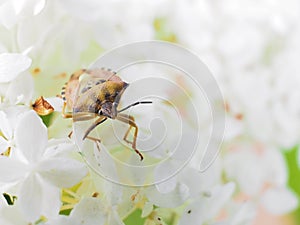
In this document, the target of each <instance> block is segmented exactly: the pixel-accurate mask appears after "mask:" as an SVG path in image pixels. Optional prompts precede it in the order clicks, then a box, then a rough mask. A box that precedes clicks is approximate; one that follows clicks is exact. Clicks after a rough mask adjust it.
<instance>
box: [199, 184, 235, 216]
mask: <svg viewBox="0 0 300 225" xmlns="http://www.w3.org/2000/svg"><path fill="white" fill-rule="evenodd" d="M234 190H235V184H234V183H233V182H230V183H227V184H225V185H223V186H217V187H215V188H214V189H212V191H211V196H210V197H208V198H207V203H203V204H204V205H206V208H205V218H206V219H210V218H213V217H215V216H216V215H217V214H218V212H219V211H220V210H221V209H222V207H224V205H225V204H226V203H227V202H228V201H229V200H230V197H231V196H232V194H233V192H234Z"/></svg>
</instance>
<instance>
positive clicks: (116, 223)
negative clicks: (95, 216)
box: [107, 210, 125, 225]
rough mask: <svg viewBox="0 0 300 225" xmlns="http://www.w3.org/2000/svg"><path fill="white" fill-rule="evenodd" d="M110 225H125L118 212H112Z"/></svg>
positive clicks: (109, 219)
mask: <svg viewBox="0 0 300 225" xmlns="http://www.w3.org/2000/svg"><path fill="white" fill-rule="evenodd" d="M107 224H108V225H125V223H123V221H122V219H121V218H120V216H119V214H118V213H117V211H116V210H112V212H111V213H110V214H109V218H108V222H107Z"/></svg>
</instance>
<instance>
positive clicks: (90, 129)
mask: <svg viewBox="0 0 300 225" xmlns="http://www.w3.org/2000/svg"><path fill="white" fill-rule="evenodd" d="M105 120H107V117H105V116H100V118H99V119H97V120H96V121H95V122H94V123H93V124H92V125H91V126H90V127H89V128H88V129H87V130H86V132H85V134H84V136H83V138H82V140H84V139H85V138H87V136H88V134H89V133H90V132H91V131H92V130H93V129H94V128H95V127H97V126H98V125H99V124H101V123H103V122H104V121H105Z"/></svg>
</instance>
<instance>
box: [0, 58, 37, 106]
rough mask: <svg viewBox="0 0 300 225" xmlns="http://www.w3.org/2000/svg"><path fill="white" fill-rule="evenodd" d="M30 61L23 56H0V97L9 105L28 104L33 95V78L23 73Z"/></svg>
mask: <svg viewBox="0 0 300 225" xmlns="http://www.w3.org/2000/svg"><path fill="white" fill-rule="evenodd" d="M31 61H32V60H31V59H30V58H29V57H28V56H26V55H23V54H18V53H3V54H1V55H0V96H3V98H4V99H3V101H4V102H8V103H10V104H19V103H25V104H29V102H30V100H31V98H32V95H33V78H32V76H31V75H30V74H28V73H27V72H25V71H26V70H27V69H28V68H29V67H30V65H31Z"/></svg>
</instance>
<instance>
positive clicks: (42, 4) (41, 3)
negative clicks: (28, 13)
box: [33, 0, 46, 15]
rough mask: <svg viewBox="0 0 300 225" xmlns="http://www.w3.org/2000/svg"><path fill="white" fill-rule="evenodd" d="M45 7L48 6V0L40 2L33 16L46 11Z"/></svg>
mask: <svg viewBox="0 0 300 225" xmlns="http://www.w3.org/2000/svg"><path fill="white" fill-rule="evenodd" d="M45 5H46V0H38V1H37V3H36V4H35V6H34V9H33V14H34V15H37V14H39V13H40V12H41V11H42V10H43V9H44V7H45Z"/></svg>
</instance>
